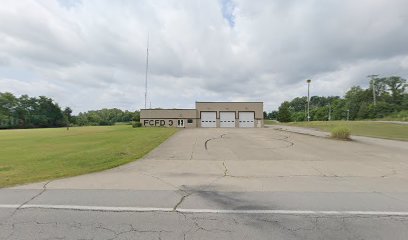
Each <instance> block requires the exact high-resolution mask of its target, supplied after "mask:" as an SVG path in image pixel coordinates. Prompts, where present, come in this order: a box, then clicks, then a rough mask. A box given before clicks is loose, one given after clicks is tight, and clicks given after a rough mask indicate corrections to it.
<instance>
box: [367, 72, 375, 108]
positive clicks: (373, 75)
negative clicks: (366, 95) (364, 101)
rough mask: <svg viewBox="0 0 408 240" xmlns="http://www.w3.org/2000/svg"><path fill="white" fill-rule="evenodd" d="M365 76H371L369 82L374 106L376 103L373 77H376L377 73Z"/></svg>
mask: <svg viewBox="0 0 408 240" xmlns="http://www.w3.org/2000/svg"><path fill="white" fill-rule="evenodd" d="M367 77H369V78H371V84H372V88H373V103H374V106H375V105H376V104H377V102H376V99H375V79H376V77H378V74H372V75H368V76H367Z"/></svg>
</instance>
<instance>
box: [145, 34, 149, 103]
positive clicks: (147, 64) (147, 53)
mask: <svg viewBox="0 0 408 240" xmlns="http://www.w3.org/2000/svg"><path fill="white" fill-rule="evenodd" d="M148 70H149V33H147V48H146V75H145V104H144V108H145V109H146V108H147V71H148Z"/></svg>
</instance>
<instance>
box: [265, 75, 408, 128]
mask: <svg viewBox="0 0 408 240" xmlns="http://www.w3.org/2000/svg"><path fill="white" fill-rule="evenodd" d="M407 86H408V84H407V80H406V79H404V78H401V77H399V76H391V77H383V78H373V79H372V80H370V84H369V87H368V88H362V87H360V86H353V87H351V88H350V89H349V90H348V91H347V92H346V93H345V95H344V97H340V96H328V97H321V96H312V97H311V98H310V103H309V104H310V120H311V121H327V120H363V119H379V118H384V117H387V116H390V115H395V114H400V115H404V116H405V115H406V117H408V93H407V92H406V89H407ZM264 115H265V117H266V118H267V119H277V120H278V121H280V122H291V121H307V97H296V98H294V99H292V100H291V101H285V102H283V103H282V104H281V105H280V107H279V109H278V110H277V111H272V112H270V113H264Z"/></svg>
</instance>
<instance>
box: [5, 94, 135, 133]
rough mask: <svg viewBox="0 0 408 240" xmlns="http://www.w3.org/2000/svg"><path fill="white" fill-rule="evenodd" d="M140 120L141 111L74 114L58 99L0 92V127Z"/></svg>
mask: <svg viewBox="0 0 408 240" xmlns="http://www.w3.org/2000/svg"><path fill="white" fill-rule="evenodd" d="M139 120H140V113H139V111H135V112H130V111H127V110H126V111H122V110H120V109H117V108H113V109H106V108H104V109H101V110H95V111H88V112H84V113H79V114H78V115H72V110H71V108H69V107H66V108H64V109H61V107H60V106H59V105H58V103H56V102H55V101H54V100H53V99H51V98H48V97H45V96H39V97H29V96H28V95H22V96H20V97H16V96H14V95H13V94H12V93H9V92H4V93H2V92H0V129H17V128H47V127H68V126H90V125H92V126H98V125H113V124H115V123H117V122H130V121H139Z"/></svg>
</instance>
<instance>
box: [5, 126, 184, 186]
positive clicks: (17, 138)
mask: <svg viewBox="0 0 408 240" xmlns="http://www.w3.org/2000/svg"><path fill="white" fill-rule="evenodd" d="M175 132H177V129H175V128H132V127H131V126H129V125H119V126H95V127H74V128H70V129H69V130H66V129H65V128H49V129H24V130H2V131H0V146H1V148H0V188H3V187H10V186H15V185H21V184H27V183H32V182H39V181H46V180H51V179H57V178H64V177H71V176H77V175H82V174H86V173H92V172H98V171H102V170H106V169H110V168H114V167H117V166H120V165H123V164H126V163H129V162H132V161H135V160H137V159H140V158H142V157H143V156H145V155H146V154H147V153H149V152H150V151H152V150H153V149H154V148H156V147H157V146H159V145H160V144H161V143H163V142H164V141H165V140H167V139H168V138H169V137H171V136H172V135H173V134H174V133H175Z"/></svg>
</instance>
